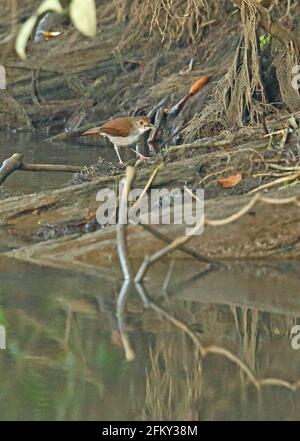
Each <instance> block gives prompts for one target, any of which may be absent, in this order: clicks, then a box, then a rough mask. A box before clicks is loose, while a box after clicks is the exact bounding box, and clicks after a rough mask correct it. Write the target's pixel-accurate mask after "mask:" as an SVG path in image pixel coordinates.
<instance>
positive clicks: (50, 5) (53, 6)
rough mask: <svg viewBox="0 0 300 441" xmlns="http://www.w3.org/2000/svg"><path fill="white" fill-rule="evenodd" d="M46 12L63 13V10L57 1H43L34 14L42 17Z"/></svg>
mask: <svg viewBox="0 0 300 441" xmlns="http://www.w3.org/2000/svg"><path fill="white" fill-rule="evenodd" d="M47 11H54V12H58V13H63V8H62V6H61V4H60V2H59V0H44V1H43V3H42V4H41V5H40V6H39V7H38V9H37V11H36V13H37V15H42V14H45V12H47Z"/></svg>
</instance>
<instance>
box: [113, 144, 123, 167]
mask: <svg viewBox="0 0 300 441" xmlns="http://www.w3.org/2000/svg"><path fill="white" fill-rule="evenodd" d="M114 148H115V151H116V154H117V155H118V158H119V164H121V165H124V162H123V161H122V159H121V156H120V153H119V150H118V147H117V146H116V145H114Z"/></svg>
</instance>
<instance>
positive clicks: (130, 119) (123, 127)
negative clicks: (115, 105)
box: [82, 116, 155, 165]
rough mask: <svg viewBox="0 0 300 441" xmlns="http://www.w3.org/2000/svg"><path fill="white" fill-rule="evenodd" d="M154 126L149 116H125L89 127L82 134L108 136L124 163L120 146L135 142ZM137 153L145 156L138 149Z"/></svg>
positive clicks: (120, 161) (120, 162) (121, 162)
mask: <svg viewBox="0 0 300 441" xmlns="http://www.w3.org/2000/svg"><path fill="white" fill-rule="evenodd" d="M154 128H155V127H154V125H153V124H151V122H150V119H149V117H148V116H123V117H119V118H114V119H111V120H110V121H108V122H106V123H105V124H104V125H103V126H101V127H94V128H92V129H89V130H87V131H85V132H84V133H82V136H85V135H96V134H98V135H102V136H106V137H107V138H108V139H109V140H110V142H111V143H112V144H113V145H114V148H115V151H116V153H117V156H118V159H119V164H122V165H124V162H123V161H122V159H121V156H120V153H119V147H126V146H129V145H131V144H135V143H136V142H137V141H138V140H139V138H140V137H141V136H142V135H143V134H144V133H145V132H147V131H148V130H151V129H154ZM136 153H137V155H138V156H140V157H141V158H145V157H144V156H143V155H141V154H139V153H138V152H137V151H136Z"/></svg>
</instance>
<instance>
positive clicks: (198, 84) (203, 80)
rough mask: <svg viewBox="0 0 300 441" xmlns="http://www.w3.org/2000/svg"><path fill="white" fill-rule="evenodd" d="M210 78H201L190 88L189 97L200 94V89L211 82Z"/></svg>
mask: <svg viewBox="0 0 300 441" xmlns="http://www.w3.org/2000/svg"><path fill="white" fill-rule="evenodd" d="M209 78H210V77H209V76H207V75H205V76H204V77H201V78H199V79H198V80H197V81H196V82H195V83H194V84H193V85H192V87H191V88H190V90H189V93H188V94H189V96H194V95H196V93H198V92H199V90H200V89H202V87H203V86H205V84H206V83H208V81H209Z"/></svg>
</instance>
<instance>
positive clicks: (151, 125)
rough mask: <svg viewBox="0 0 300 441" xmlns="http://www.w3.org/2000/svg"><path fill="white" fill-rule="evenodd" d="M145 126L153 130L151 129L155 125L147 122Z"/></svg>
mask: <svg viewBox="0 0 300 441" xmlns="http://www.w3.org/2000/svg"><path fill="white" fill-rule="evenodd" d="M146 127H149V129H151V130H153V129H155V128H156V127H155V126H154V125H153V124H147V126H146Z"/></svg>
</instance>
